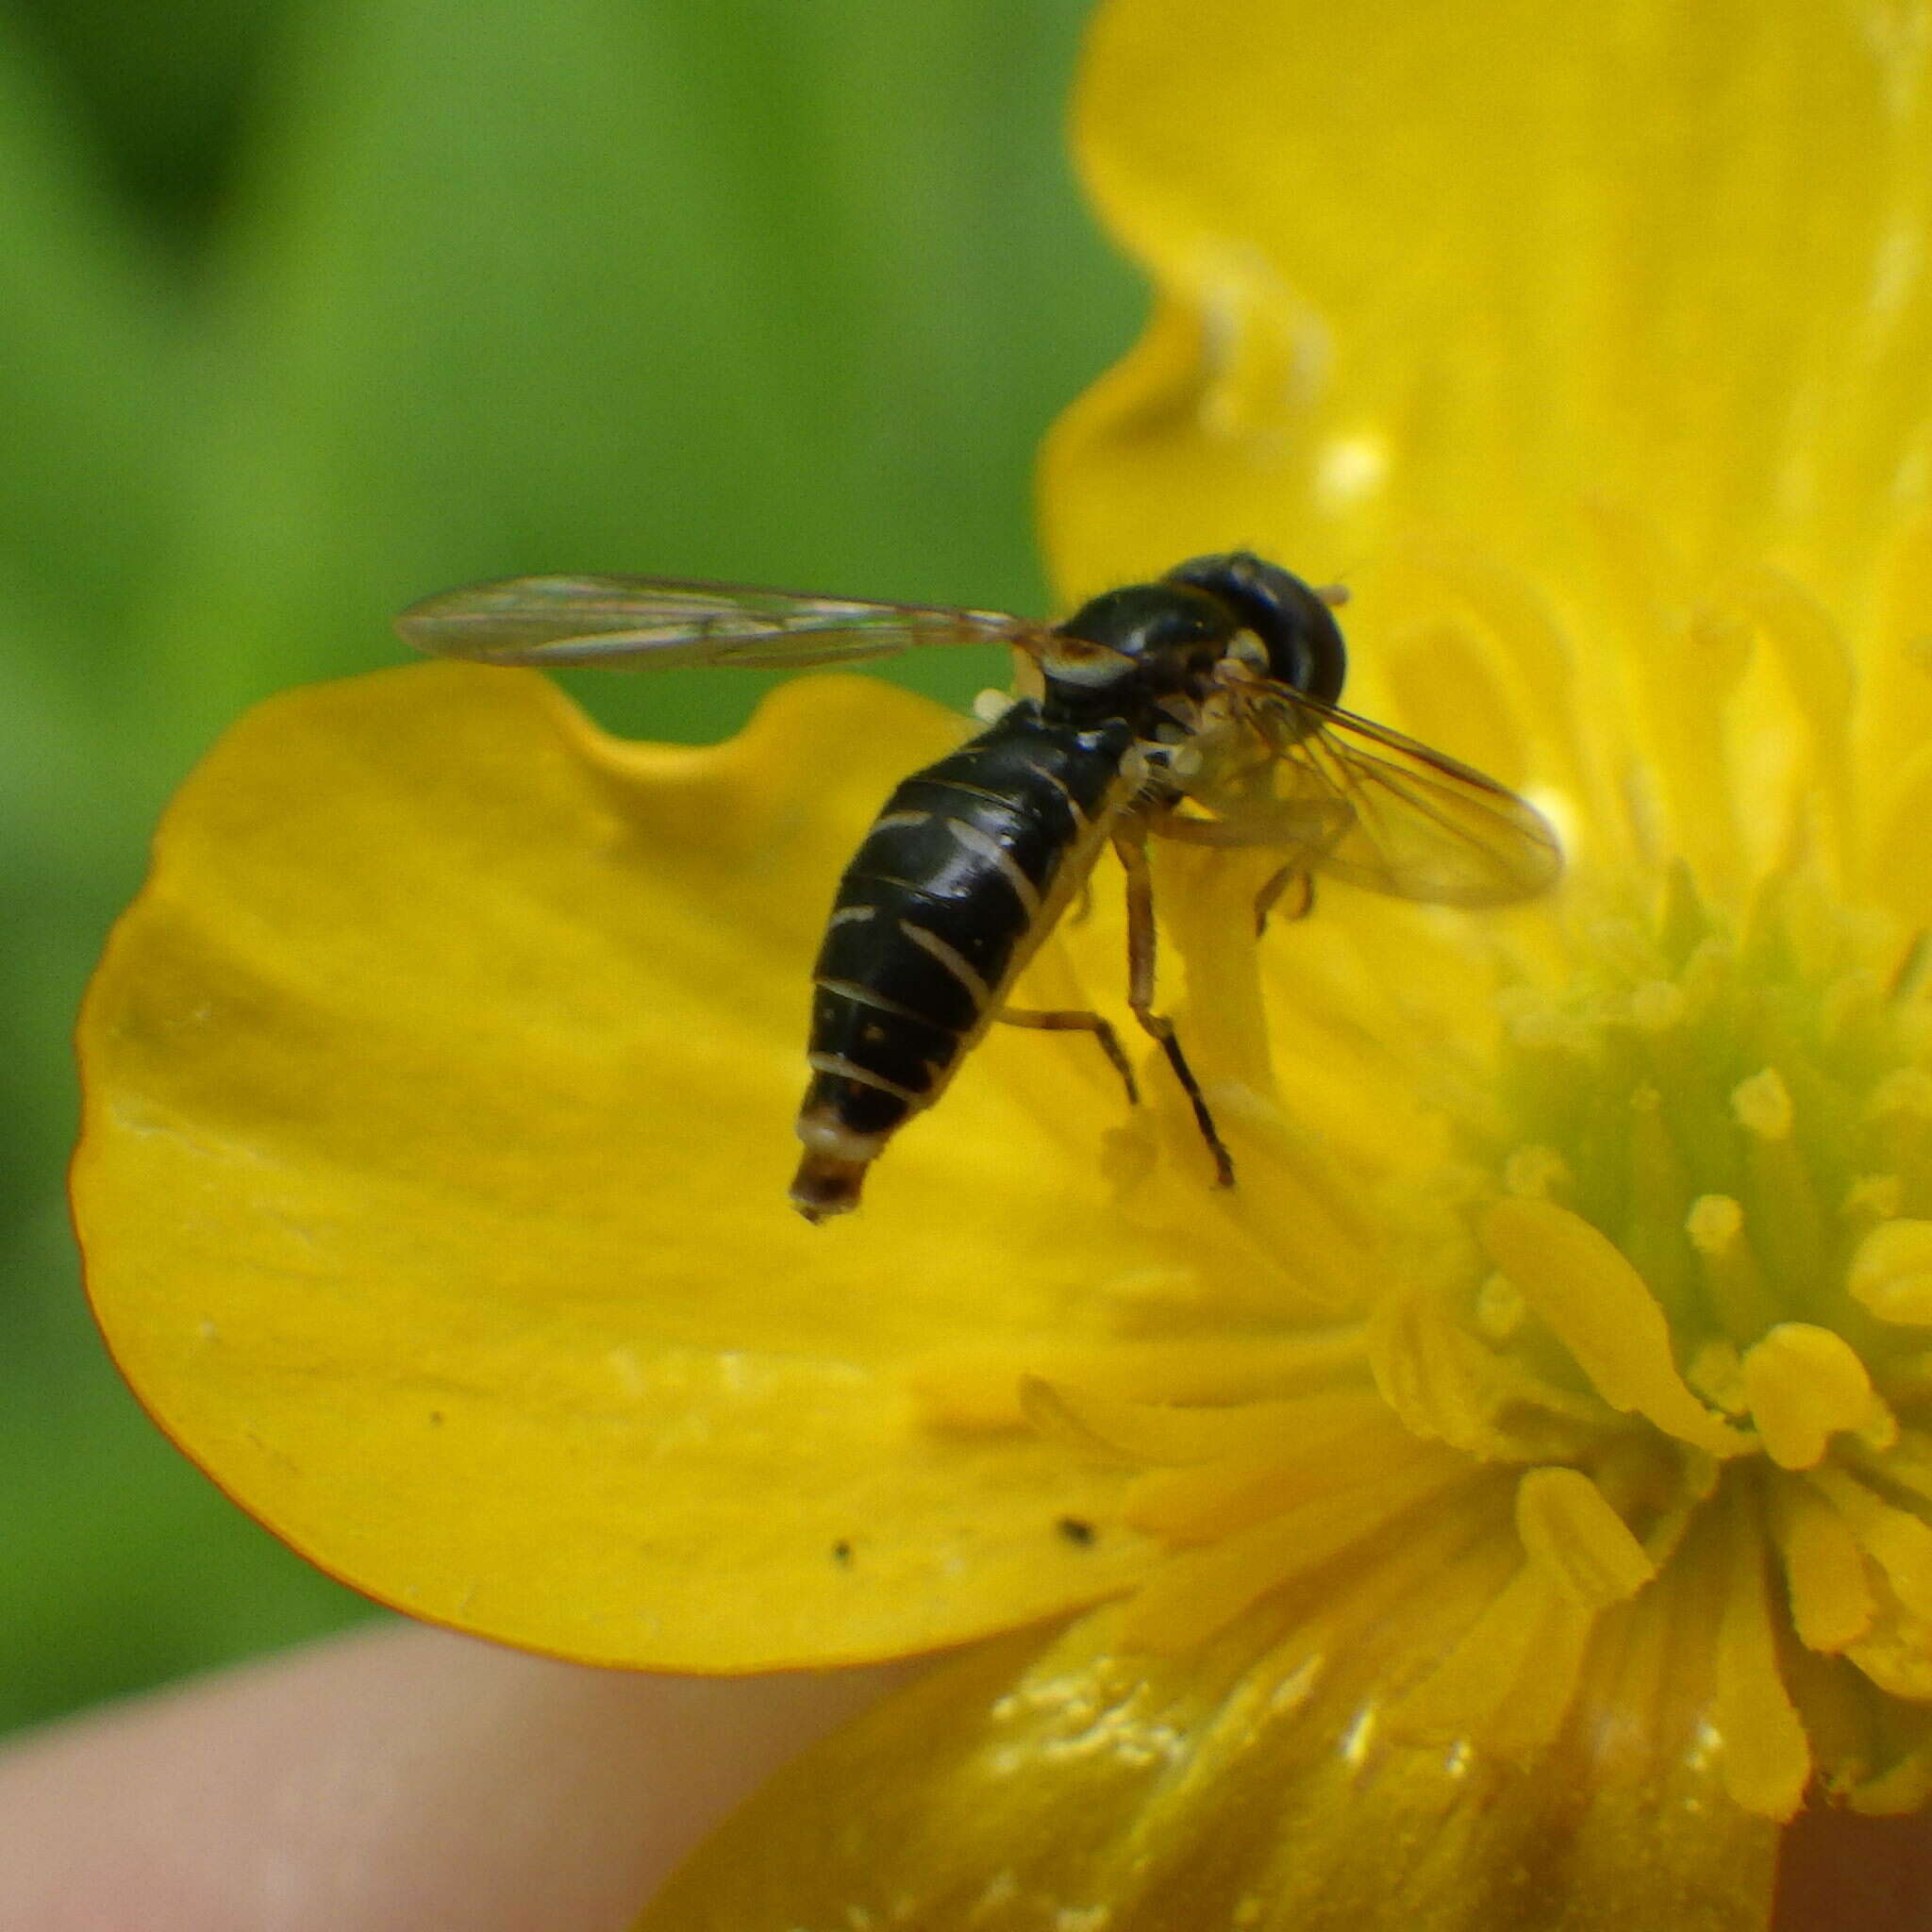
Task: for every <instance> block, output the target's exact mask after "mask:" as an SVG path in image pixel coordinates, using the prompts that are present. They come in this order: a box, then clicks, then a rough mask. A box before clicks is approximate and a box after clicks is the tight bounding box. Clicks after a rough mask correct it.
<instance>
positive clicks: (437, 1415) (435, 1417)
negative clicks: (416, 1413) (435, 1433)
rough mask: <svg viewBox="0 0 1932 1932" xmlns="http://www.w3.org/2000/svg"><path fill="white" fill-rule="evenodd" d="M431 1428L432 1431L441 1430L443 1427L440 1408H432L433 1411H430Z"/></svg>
mask: <svg viewBox="0 0 1932 1932" xmlns="http://www.w3.org/2000/svg"><path fill="white" fill-rule="evenodd" d="M429 1426H430V1427H431V1428H432V1429H440V1428H441V1426H442V1411H441V1409H440V1408H432V1409H431V1410H430V1411H429Z"/></svg>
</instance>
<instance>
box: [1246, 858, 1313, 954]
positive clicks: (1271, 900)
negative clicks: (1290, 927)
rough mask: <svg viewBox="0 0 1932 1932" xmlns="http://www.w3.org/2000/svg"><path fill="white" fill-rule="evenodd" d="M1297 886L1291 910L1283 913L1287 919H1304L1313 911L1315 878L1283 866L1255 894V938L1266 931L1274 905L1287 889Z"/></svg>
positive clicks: (1296, 868)
mask: <svg viewBox="0 0 1932 1932" xmlns="http://www.w3.org/2000/svg"><path fill="white" fill-rule="evenodd" d="M1292 885H1299V886H1300V887H1301V891H1300V892H1299V893H1298V894H1297V896H1296V899H1295V903H1294V907H1293V909H1292V910H1291V911H1289V912H1287V913H1284V914H1283V917H1284V918H1287V919H1306V918H1307V916H1308V914H1309V913H1311V912H1312V911H1313V910H1314V909H1315V877H1314V874H1312V873H1308V872H1304V871H1302V870H1301V869H1300V868H1299V867H1296V866H1292V865H1284V866H1283V867H1282V868H1281V870H1280V871H1279V872H1277V873H1275V874H1272V875H1271V877H1270V878H1269V880H1268V883H1267V884H1266V885H1265V886H1263V887H1262V888H1261V890H1260V891H1258V892H1257V893H1256V894H1255V937H1256V938H1257V939H1259V938H1260V937H1261V935H1262V934H1263V933H1264V932H1266V931H1267V930H1268V915H1269V914H1270V913H1271V912H1273V911H1274V908H1275V905H1276V903H1277V902H1278V901H1279V899H1280V898H1281V895H1282V894H1283V893H1284V892H1285V891H1288V889H1289V887H1291V886H1292Z"/></svg>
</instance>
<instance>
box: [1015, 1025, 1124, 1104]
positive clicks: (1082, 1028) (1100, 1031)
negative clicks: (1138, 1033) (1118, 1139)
mask: <svg viewBox="0 0 1932 1932" xmlns="http://www.w3.org/2000/svg"><path fill="white" fill-rule="evenodd" d="M993 1018H994V1019H995V1020H998V1021H1000V1022H1002V1023H1003V1024H1006V1025H1008V1026H1037V1027H1039V1028H1040V1029H1041V1032H1043V1033H1091V1034H1092V1036H1093V1037H1094V1039H1095V1040H1097V1041H1099V1042H1100V1050H1101V1052H1102V1053H1104V1054H1105V1055H1106V1056H1107V1057H1108V1060H1109V1061H1111V1062H1112V1065H1113V1070H1114V1072H1115V1073H1117V1074H1119V1075H1120V1076H1121V1079H1122V1081H1123V1082H1124V1084H1125V1086H1126V1090H1127V1105H1128V1106H1129V1107H1138V1106H1139V1105H1140V1103H1141V1090H1140V1088H1139V1086H1137V1085H1136V1084H1135V1080H1134V1070H1133V1068H1132V1067H1130V1066H1129V1065H1128V1064H1127V1057H1126V1055H1125V1054H1124V1053H1123V1052H1122V1051H1121V1041H1120V1035H1119V1034H1117V1033H1116V1032H1115V1031H1114V1030H1113V1028H1112V1027H1111V1026H1110V1025H1109V1024H1108V1023H1107V1022H1106V1021H1105V1020H1103V1019H1102V1018H1101V1017H1100V1015H1099V1014H1098V1013H1087V1012H1080V1011H1077V1010H1075V1011H1057V1012H1049V1013H1041V1012H1035V1011H1032V1010H1030V1009H1024V1008H1018V1007H1002V1008H1000V1009H999V1011H998V1012H996V1013H995V1014H994V1015H993Z"/></svg>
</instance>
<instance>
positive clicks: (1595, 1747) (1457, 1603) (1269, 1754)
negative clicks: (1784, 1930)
mask: <svg viewBox="0 0 1932 1932" xmlns="http://www.w3.org/2000/svg"><path fill="white" fill-rule="evenodd" d="M1413 1541H1415V1543H1416V1544H1417V1546H1418V1547H1417V1548H1416V1550H1415V1552H1414V1553H1413V1554H1414V1560H1413V1561H1410V1562H1408V1563H1407V1564H1404V1563H1401V1562H1394V1563H1391V1565H1389V1566H1387V1567H1386V1568H1385V1569H1383V1570H1379V1571H1377V1572H1375V1573H1374V1574H1372V1575H1371V1576H1370V1577H1368V1578H1365V1579H1362V1580H1359V1581H1357V1583H1356V1584H1355V1585H1353V1586H1351V1587H1349V1588H1347V1589H1346V1590H1338V1587H1337V1585H1336V1583H1335V1582H1334V1580H1333V1579H1332V1577H1324V1582H1323V1584H1322V1586H1321V1587H1320V1588H1319V1589H1315V1590H1311V1591H1310V1592H1309V1595H1310V1607H1309V1611H1308V1621H1307V1622H1306V1623H1304V1624H1296V1625H1293V1626H1291V1627H1290V1628H1288V1629H1287V1630H1285V1631H1283V1632H1282V1633H1281V1634H1279V1635H1277V1636H1275V1637H1274V1638H1273V1639H1272V1640H1271V1641H1266V1642H1261V1643H1257V1642H1256V1641H1254V1640H1253V1639H1252V1638H1250V1639H1249V1641H1246V1642H1245V1643H1242V1642H1238V1641H1232V1640H1230V1641H1228V1642H1225V1643H1224V1644H1222V1645H1220V1646H1218V1647H1217V1649H1216V1650H1215V1651H1214V1652H1213V1653H1211V1654H1210V1655H1209V1656H1208V1657H1187V1658H1177V1659H1173V1660H1170V1661H1162V1662H1155V1661H1150V1660H1147V1659H1142V1658H1137V1657H1131V1656H1127V1655H1124V1654H1122V1652H1121V1651H1120V1650H1119V1648H1118V1647H1117V1644H1116V1641H1115V1636H1114V1632H1115V1628H1116V1622H1117V1616H1118V1613H1117V1612H1115V1611H1113V1610H1103V1611H1101V1612H1098V1613H1096V1614H1094V1615H1092V1616H1090V1617H1089V1618H1087V1619H1085V1620H1083V1621H1082V1622H1081V1623H1079V1624H1076V1625H1074V1627H1073V1628H1072V1629H1071V1630H1069V1631H1068V1632H1067V1633H1066V1634H1065V1635H1064V1636H1063V1637H1061V1638H1058V1639H1057V1640H1056V1639H1052V1638H1048V1639H1044V1640H1042V1639H1041V1638H1038V1637H1031V1638H1019V1639H1014V1640H1008V1641H1005V1642H1003V1643H1001V1644H998V1645H996V1646H991V1647H988V1648H985V1649H982V1650H980V1651H978V1652H976V1653H974V1655H972V1656H970V1657H964V1658H961V1659H959V1660H958V1661H956V1662H953V1663H950V1664H948V1665H946V1666H944V1667H943V1668H942V1669H941V1670H940V1671H939V1672H937V1673H936V1674H934V1675H933V1676H931V1677H929V1678H927V1679H926V1680H924V1682H923V1683H921V1684H919V1685H917V1686H915V1687H914V1688H913V1689H911V1690H910V1691H906V1692H904V1693H901V1694H900V1695H898V1696H897V1697H895V1698H894V1699H893V1700H892V1701H891V1702H890V1703H889V1704H887V1705H885V1706H883V1707H880V1708H878V1709H876V1710H874V1711H873V1712H871V1713H869V1714H868V1715H867V1716H865V1717H864V1718H861V1719H860V1720H859V1721H858V1723H857V1724H853V1725H851V1726H849V1727H848V1728H847V1729H846V1730H844V1731H843V1732H841V1733H840V1734H839V1735H838V1736H836V1737H835V1738H833V1739H832V1740H830V1741H829V1742H828V1743H826V1744H824V1745H822V1746H821V1747H819V1748H818V1749H817V1750H815V1751H814V1752H812V1753H810V1754H808V1756H807V1757H805V1758H804V1759H803V1760H801V1761H800V1762H799V1763H797V1764H795V1765H793V1766H792V1767H791V1769H790V1770H788V1771H786V1772H784V1773H782V1774H780V1775H779V1776H778V1777H777V1778H776V1779H774V1781H773V1782H772V1783H771V1784H770V1785H768V1786H767V1787H766V1788H765V1790H763V1791H762V1792H761V1793H760V1794H759V1795H758V1797H757V1798H756V1799H755V1800H754V1801H753V1802H752V1803H751V1805H750V1806H749V1807H746V1808H745V1809H743V1810H742V1811H741V1812H740V1813H739V1814H738V1816H737V1817H736V1818H734V1819H733V1820H732V1821H731V1822H730V1823H729V1824H727V1825H726V1826H725V1827H724V1830H723V1831H722V1832H721V1833H719V1834H718V1835H717V1836H716V1837H715V1838H714V1839H712V1840H711V1841H710V1842H709V1843H708V1845H706V1846H705V1847H704V1849H703V1850H701V1851H700V1852H699V1853H698V1854H697V1856H696V1857H694V1858H692V1860H691V1862H690V1864H689V1865H687V1866H686V1867H685V1869H684V1870H683V1871H682V1872H681V1873H680V1874H678V1875H677V1876H676V1877H675V1879H674V1880H673V1882H672V1884H671V1886H670V1888H669V1889H668V1890H667V1891H666V1892H665V1893H664V1894H663V1895H662V1896H661V1897H660V1899H659V1900H658V1902H657V1903H656V1905H655V1906H654V1907H652V1909H651V1910H650V1911H649V1912H647V1913H646V1914H645V1916H644V1918H643V1920H642V1921H641V1925H640V1928H639V1932H673V1928H675V1932H745V1928H748V1927H755V1926H756V1927H762V1926H774V1927H780V1926H805V1925H810V1926H858V1925H879V1926H887V1925H894V1924H897V1925H908V1926H931V1927H952V1926H959V1927H965V1926H972V1927H974V1928H976V1932H1038V1928H1041V1927H1056V1928H1060V1932H1076V1928H1083V1932H1099V1928H1103V1927H1104V1928H1106V1932H1173V1928H1175V1927H1181V1926H1187V1927H1193V1926H1227V1927H1235V1928H1241V1932H1497V1928H1502V1927H1516V1928H1521V1932H1528V1928H1532V1927H1533V1928H1535V1932H1625V1928H1628V1927H1630V1926H1635V1925H1642V1926H1653V1925H1654V1926H1660V1927H1661V1926H1684V1925H1692V1924H1694V1925H1697V1926H1699V1927H1701V1928H1707V1932H1761V1928H1762V1927H1763V1926H1764V1925H1765V1924H1766V1921H1767V1919H1768V1915H1769V1905H1770V1885H1771V1867H1772V1857H1773V1844H1774V1833H1773V1829H1772V1827H1771V1825H1770V1824H1769V1823H1768V1821H1765V1820H1762V1819H1751V1818H1747V1817H1746V1816H1745V1815H1744V1814H1743V1813H1742V1812H1741V1811H1740V1810H1739V1809H1738V1808H1737V1807H1735V1806H1734V1805H1732V1804H1731V1803H1730V1801H1729V1800H1728V1799H1727V1798H1726V1797H1725V1796H1724V1791H1723V1790H1722V1786H1721V1783H1720V1777H1721V1772H1720V1767H1721V1765H1722V1762H1723V1760H1724V1755H1725V1754H1724V1750H1723V1748H1722V1746H1721V1745H1720V1744H1715V1743H1713V1740H1712V1738H1711V1736H1710V1734H1709V1733H1707V1732H1706V1733H1702V1734H1698V1737H1697V1741H1698V1743H1699V1746H1700V1748H1698V1749H1697V1750H1694V1751H1693V1750H1692V1749H1691V1748H1690V1745H1691V1737H1692V1733H1691V1729H1690V1726H1691V1724H1693V1723H1694V1721H1695V1719H1696V1717H1697V1716H1698V1715H1699V1713H1697V1712H1695V1711H1694V1710H1686V1711H1683V1712H1678V1713H1675V1714H1674V1715H1675V1718H1676V1724H1675V1725H1674V1726H1673V1727H1672V1728H1671V1730H1670V1733H1669V1736H1668V1737H1659V1736H1657V1735H1656V1734H1654V1733H1652V1732H1650V1731H1649V1730H1647V1729H1645V1728H1644V1725H1643V1723H1642V1720H1641V1718H1639V1717H1637V1716H1635V1715H1634V1714H1633V1709H1632V1707H1631V1706H1629V1705H1627V1704H1626V1705H1625V1706H1624V1707H1623V1708H1622V1710H1621V1712H1620V1714H1619V1715H1618V1716H1617V1717H1616V1718H1614V1719H1606V1718H1605V1716H1604V1715H1603V1714H1602V1713H1601V1712H1598V1711H1595V1710H1591V1711H1590V1712H1589V1713H1587V1717H1588V1721H1587V1722H1579V1723H1578V1724H1574V1725H1573V1726H1572V1727H1571V1728H1569V1729H1567V1730H1566V1731H1565V1733H1564V1735H1563V1738H1562V1740H1561V1741H1560V1742H1559V1743H1558V1744H1557V1745H1556V1746H1554V1747H1552V1748H1549V1749H1546V1750H1544V1751H1542V1752H1541V1753H1539V1754H1537V1755H1536V1756H1535V1757H1534V1758H1533V1760H1532V1761H1531V1762H1530V1763H1529V1764H1527V1765H1524V1766H1521V1767H1518V1766H1513V1765H1510V1764H1508V1763H1507V1762H1505V1761H1503V1760H1502V1759H1501V1758H1500V1757H1492V1756H1490V1755H1487V1754H1485V1753H1483V1752H1481V1751H1477V1750H1472V1749H1471V1748H1469V1747H1467V1746H1460V1747H1451V1748H1444V1747H1443V1746H1442V1745H1441V1744H1437V1743H1429V1744H1422V1743H1406V1742H1403V1741H1400V1740H1398V1739H1396V1738H1394V1737H1392V1736H1391V1735H1390V1733H1389V1731H1388V1729H1387V1727H1386V1726H1385V1725H1384V1724H1383V1723H1382V1722H1381V1716H1380V1710H1379V1706H1378V1701H1377V1697H1376V1694H1375V1692H1374V1690H1373V1688H1372V1687H1373V1686H1374V1683H1375V1679H1376V1674H1377V1672H1378V1671H1380V1670H1383V1669H1384V1668H1386V1667H1387V1665H1388V1662H1389V1660H1390V1658H1391V1657H1404V1656H1414V1655H1424V1656H1426V1655H1429V1654H1431V1653H1432V1650H1433V1649H1434V1648H1435V1647H1437V1646H1439V1645H1440V1642H1441V1628H1442V1620H1443V1618H1444V1615H1445V1614H1447V1615H1448V1616H1450V1617H1457V1616H1466V1615H1467V1614H1468V1612H1469V1609H1470V1602H1469V1600H1468V1595H1467V1592H1466V1591H1465V1589H1464V1588H1463V1584H1464V1580H1465V1579H1464V1570H1465V1568H1466V1566H1465V1565H1464V1564H1462V1563H1461V1562H1460V1561H1459V1560H1458V1559H1457V1558H1456V1557H1454V1556H1453V1555H1449V1554H1446V1553H1445V1551H1444V1549H1443V1547H1442V1546H1441V1543H1440V1542H1439V1541H1437V1540H1435V1539H1433V1538H1430V1537H1428V1536H1423V1537H1419V1538H1416V1539H1414V1540H1413ZM1371 1620H1374V1621H1373V1622H1371ZM1662 1627H1663V1626H1662V1624H1661V1623H1660V1622H1659V1621H1657V1620H1652V1624H1651V1625H1647V1626H1646V1629H1645V1632H1644V1636H1643V1638H1642V1640H1641V1641H1637V1642H1635V1643H1634V1644H1633V1646H1632V1654H1633V1655H1634V1654H1635V1653H1638V1652H1641V1651H1642V1650H1643V1649H1644V1647H1645V1644H1646V1643H1647V1642H1652V1641H1657V1638H1658V1637H1659V1636H1660V1634H1661V1630H1662ZM1367 1631H1373V1633H1374V1634H1373V1635H1370V1636H1368V1637H1367V1638H1366V1641H1364V1639H1363V1635H1362V1633H1364V1632H1367ZM1658 1681H1660V1682H1669V1683H1672V1684H1677V1683H1678V1682H1679V1680H1678V1679H1677V1678H1675V1677H1674V1676H1672V1675H1671V1674H1670V1673H1668V1672H1665V1673H1662V1674H1660V1677H1659V1679H1658ZM1623 1688H1624V1689H1626V1690H1627V1689H1628V1688H1629V1687H1628V1686H1627V1685H1625V1686H1624V1687H1623ZM1680 1727H1681V1728H1680Z"/></svg>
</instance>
